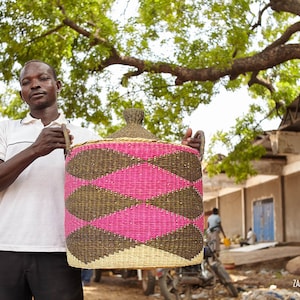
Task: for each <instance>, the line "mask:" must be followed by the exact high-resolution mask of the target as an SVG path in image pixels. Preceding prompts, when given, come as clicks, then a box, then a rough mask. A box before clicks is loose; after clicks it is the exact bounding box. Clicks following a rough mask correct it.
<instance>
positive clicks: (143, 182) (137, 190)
mask: <svg viewBox="0 0 300 300" xmlns="http://www.w3.org/2000/svg"><path fill="white" fill-rule="evenodd" d="M125 176H126V177H125ZM124 178H130V181H128V182H125V184H123V185H122V183H124ZM91 183H92V184H94V185H97V186H99V187H102V188H105V189H108V190H112V191H114V192H117V193H121V194H123V195H126V196H129V197H134V198H137V199H140V200H146V199H149V198H152V197H156V196H159V195H162V194H165V193H169V192H172V191H175V190H179V189H182V188H185V187H187V186H190V185H191V183H190V182H189V181H188V180H185V179H183V178H181V177H179V176H176V175H175V174H172V173H170V172H168V171H166V170H163V169H160V168H158V167H156V166H153V165H151V164H148V163H143V164H139V165H135V166H132V167H129V168H127V169H123V170H120V171H117V172H115V173H112V174H108V175H107V176H105V177H102V178H98V179H96V180H93V181H92V182H91ZM129 185H130V189H129V188H128V187H129Z"/></svg>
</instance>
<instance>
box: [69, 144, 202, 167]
mask: <svg viewBox="0 0 300 300" xmlns="http://www.w3.org/2000/svg"><path fill="white" fill-rule="evenodd" d="M136 144H137V142H133V143H129V142H127V143H122V142H101V143H99V144H91V145H90V144H87V145H83V146H81V147H78V149H77V148H75V149H74V150H72V153H71V155H70V156H69V157H67V162H68V161H69V160H71V159H72V158H73V157H74V156H76V155H77V154H78V153H79V152H82V151H86V150H88V149H111V150H114V151H117V152H122V153H126V154H128V155H131V156H135V157H139V158H142V159H145V160H146V159H149V158H153V157H159V156H163V155H168V154H171V153H175V152H177V151H178V152H179V151H184V152H190V153H193V154H195V155H198V152H197V150H195V149H193V148H191V147H184V146H182V145H174V144H168V143H166V144H161V143H153V142H149V143H145V142H143V144H145V147H144V151H141V149H140V148H138V147H136ZM147 145H149V146H151V147H147Z"/></svg>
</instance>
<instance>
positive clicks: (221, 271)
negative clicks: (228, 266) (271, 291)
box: [158, 242, 238, 300]
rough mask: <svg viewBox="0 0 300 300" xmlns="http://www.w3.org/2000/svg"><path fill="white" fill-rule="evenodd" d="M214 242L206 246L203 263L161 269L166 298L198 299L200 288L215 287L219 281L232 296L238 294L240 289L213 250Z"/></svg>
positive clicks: (168, 299) (162, 286)
mask: <svg viewBox="0 0 300 300" xmlns="http://www.w3.org/2000/svg"><path fill="white" fill-rule="evenodd" d="M211 243H212V242H206V245H205V246H204V254H203V261H202V263H201V264H197V265H192V266H186V267H179V268H174V269H161V270H160V276H159V279H158V284H159V287H160V292H161V295H162V296H163V297H164V299H165V300H191V299H197V294H199V289H201V288H206V289H207V288H210V289H212V288H214V287H215V286H216V283H217V281H219V282H220V283H221V284H222V285H223V286H224V287H225V288H226V290H227V292H228V294H229V295H230V296H231V297H237V296H238V290H237V289H236V287H235V286H234V285H233V282H232V280H231V278H230V276H229V274H228V273H227V271H226V270H225V268H224V266H223V265H222V262H221V261H220V260H219V258H218V257H217V255H216V253H215V252H214V251H213V250H212V249H213V247H212V244H211Z"/></svg>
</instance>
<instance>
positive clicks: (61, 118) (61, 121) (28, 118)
mask: <svg viewBox="0 0 300 300" xmlns="http://www.w3.org/2000/svg"><path fill="white" fill-rule="evenodd" d="M37 122H39V123H41V120H40V119H36V118H34V117H32V116H31V114H30V113H29V112H28V113H27V115H26V117H25V118H24V119H23V120H22V121H21V123H22V124H24V125H25V124H33V123H37ZM66 123H68V121H67V119H66V117H65V115H64V113H63V112H59V117H58V118H57V119H56V120H54V121H52V122H51V123H50V124H49V125H47V126H53V125H59V126H61V125H62V124H66Z"/></svg>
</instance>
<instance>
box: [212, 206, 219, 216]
mask: <svg viewBox="0 0 300 300" xmlns="http://www.w3.org/2000/svg"><path fill="white" fill-rule="evenodd" d="M212 212H213V214H214V215H217V214H218V213H219V210H218V209H217V208H216V207H214V208H213V210H212Z"/></svg>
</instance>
